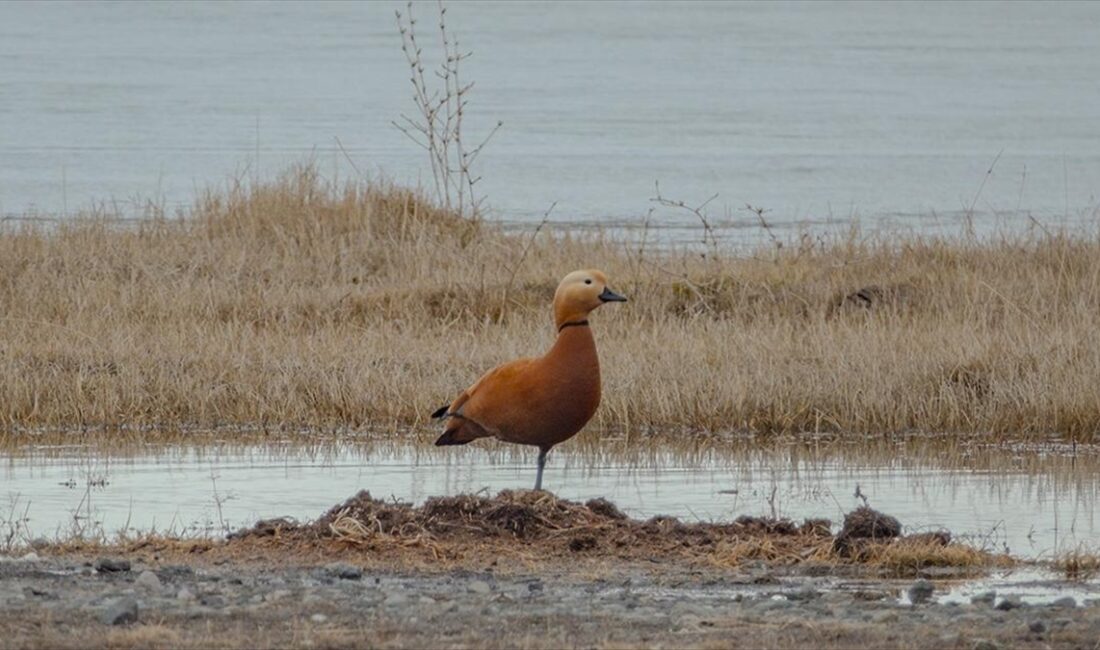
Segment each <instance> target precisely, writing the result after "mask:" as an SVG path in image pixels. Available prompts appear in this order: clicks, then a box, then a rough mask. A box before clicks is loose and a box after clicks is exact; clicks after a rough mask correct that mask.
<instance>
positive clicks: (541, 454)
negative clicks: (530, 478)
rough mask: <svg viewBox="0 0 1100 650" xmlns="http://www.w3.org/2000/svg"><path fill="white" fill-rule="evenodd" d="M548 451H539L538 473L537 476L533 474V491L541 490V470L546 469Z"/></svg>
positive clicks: (541, 449)
mask: <svg viewBox="0 0 1100 650" xmlns="http://www.w3.org/2000/svg"><path fill="white" fill-rule="evenodd" d="M549 451H550V450H549V449H543V448H540V449H539V471H538V474H535V489H536V490H541V489H542V468H544V467H546V454H547V452H549Z"/></svg>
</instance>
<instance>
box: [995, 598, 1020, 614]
mask: <svg viewBox="0 0 1100 650" xmlns="http://www.w3.org/2000/svg"><path fill="white" fill-rule="evenodd" d="M1023 606H1024V604H1023V603H1022V602H1020V599H1019V598H1018V597H1016V596H1005V597H1004V598H1002V599H1001V602H999V603H997V604H996V606H994V608H993V609H996V610H999V611H1002V612H1007V611H1008V610H1010V609H1016V608H1018V607H1023Z"/></svg>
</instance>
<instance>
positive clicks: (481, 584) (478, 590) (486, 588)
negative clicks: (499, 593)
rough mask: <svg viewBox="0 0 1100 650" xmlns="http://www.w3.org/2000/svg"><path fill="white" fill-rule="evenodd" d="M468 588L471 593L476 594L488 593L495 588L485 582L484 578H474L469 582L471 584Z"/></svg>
mask: <svg viewBox="0 0 1100 650" xmlns="http://www.w3.org/2000/svg"><path fill="white" fill-rule="evenodd" d="M466 589H467V590H468V591H469V592H470V593H474V594H487V593H490V592H492V591H493V588H492V587H491V586H490V585H489V583H488V582H485V581H484V580H474V581H473V582H471V583H470V584H469V586H467V587H466Z"/></svg>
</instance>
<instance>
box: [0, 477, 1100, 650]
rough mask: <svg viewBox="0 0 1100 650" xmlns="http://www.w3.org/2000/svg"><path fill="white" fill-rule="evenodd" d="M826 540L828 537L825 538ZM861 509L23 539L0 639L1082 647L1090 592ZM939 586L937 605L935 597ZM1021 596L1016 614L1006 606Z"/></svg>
mask: <svg viewBox="0 0 1100 650" xmlns="http://www.w3.org/2000/svg"><path fill="white" fill-rule="evenodd" d="M834 528H838V529H837V532H836V533H835V534H834V533H833V532H832V531H833V529H834ZM901 528H902V526H901V523H900V522H898V521H897V520H895V519H893V518H892V517H889V516H888V515H885V514H883V513H877V512H875V511H871V510H869V509H861V510H857V511H853V512H852V513H849V516H848V517H847V518H846V520H845V522H844V525H843V526H839V527H835V526H831V525H830V522H827V521H822V520H811V521H807V522H802V523H799V524H796V523H795V522H791V521H787V520H770V519H762V518H749V517H743V518H739V519H737V520H735V521H733V522H728V523H692V524H685V523H683V522H680V521H679V520H676V519H675V518H672V517H655V518H652V519H649V520H645V521H641V520H634V519H630V518H629V517H626V516H625V515H623V514H622V513H621V512H620V511H619V510H618V509H617V507H616V506H615V505H614V504H612V503H610V502H607V501H604V500H602V499H596V500H592V501H589V502H587V503H578V502H572V501H567V500H563V499H558V498H556V497H554V496H553V495H552V494H550V493H546V492H528V491H517V492H510V491H505V492H502V493H500V494H498V495H496V496H495V497H488V496H482V495H459V496H456V497H440V498H434V499H429V500H427V501H426V502H425V503H424V504H421V505H418V506H414V505H411V504H403V503H400V502H394V501H392V500H390V501H383V500H376V499H372V498H371V497H370V495H369V494H367V493H365V492H364V493H360V494H357V495H355V496H353V497H351V498H350V499H348V500H347V501H345V502H343V503H341V504H338V505H336V506H334V507H333V508H331V509H330V510H329V511H327V512H325V513H323V514H322V515H321V516H319V517H318V518H317V519H316V520H314V521H311V522H305V523H297V522H293V521H289V520H268V521H261V522H258V523H257V524H256V525H255V526H252V527H249V528H247V529H244V530H241V531H238V533H236V534H234V535H231V536H229V537H228V538H227V539H223V540H211V539H193V540H183V539H172V538H162V537H152V536H147V537H143V538H138V539H131V540H116V541H115V542H113V543H110V544H101V543H93V542H82V541H79V540H70V541H68V542H65V543H39V544H36V548H34V550H29V549H21V550H20V551H19V552H18V553H17V554H16V555H9V556H7V557H3V558H2V560H0V628H2V629H4V630H5V631H7V632H8V633H6V634H4V635H2V637H0V647H2V648H21V649H22V648H55V647H62V648H65V647H73V648H76V647H88V646H89V645H97V646H110V647H119V648H127V647H135V648H136V647H142V648H144V647H170V648H177V647H184V648H186V647H225V648H244V647H333V648H340V647H362V646H371V647H375V646H377V647H421V646H432V647H533V648H537V647H548V648H549V647H554V648H556V647H621V646H631V647H633V646H651V647H685V646H688V647H704V648H705V647H729V646H731V645H742V646H747V647H778V648H784V647H806V646H813V647H826V648H830V647H831V648H847V647H853V646H857V645H870V646H872V647H913V648H923V647H928V648H932V647H935V648H975V647H981V648H987V649H988V648H995V647H1044V648H1046V647H1065V648H1084V647H1094V644H1095V639H1096V638H1100V590H1097V589H1095V588H1093V587H1089V588H1083V587H1082V586H1081V584H1080V583H1079V584H1077V585H1076V587H1074V586H1073V585H1071V584H1070V583H1060V582H1056V581H1051V580H1050V579H1049V578H1047V579H1046V580H1047V583H1046V584H1044V585H1041V586H1042V587H1043V589H1045V591H1046V593H1047V594H1055V595H1061V594H1060V593H1059V592H1060V591H1061V590H1062V589H1063V587H1065V588H1066V593H1070V594H1073V595H1069V596H1063V597H1060V598H1059V597H1050V598H1045V599H1041V600H1042V602H1037V601H1035V599H1034V598H1030V599H1029V598H1028V597H1027V593H1028V592H1029V590H1031V592H1032V593H1033V592H1034V589H1035V585H1034V584H1031V585H1025V584H1022V583H1020V584H1017V585H1012V586H1008V583H999V585H1001V584H1004V585H1006V586H1007V588H1005V587H1002V586H998V589H997V591H999V592H1000V593H996V592H994V591H991V590H986V591H982V592H980V593H973V594H970V595H966V594H964V595H963V597H961V598H960V597H959V594H958V593H954V592H951V591H950V590H951V589H952V588H953V587H957V586H958V585H959V584H965V583H967V581H970V580H974V579H975V578H976V577H980V576H982V575H985V574H989V573H990V572H993V571H1008V570H1011V569H1009V568H1008V567H1010V566H1015V567H1016V568H1017V569H1019V568H1021V567H1022V568H1023V569H1025V570H1026V569H1027V566H1028V565H1026V564H1025V563H1019V562H1016V561H1012V560H1011V559H1010V558H1005V557H1001V556H996V555H992V554H989V553H986V552H984V551H981V550H977V549H973V548H970V547H967V546H966V545H965V544H959V543H958V542H954V541H952V540H951V539H950V534H949V533H948V532H947V531H941V532H940V533H938V534H928V533H925V534H922V535H910V536H903V535H902V534H901ZM952 593H954V596H955V597H954V598H945V595H946V596H950V595H951V594H952ZM1029 600H1031V601H1032V602H1028V601H1029Z"/></svg>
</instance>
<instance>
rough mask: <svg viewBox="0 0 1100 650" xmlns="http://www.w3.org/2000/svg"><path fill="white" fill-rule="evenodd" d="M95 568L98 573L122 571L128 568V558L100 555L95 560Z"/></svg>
mask: <svg viewBox="0 0 1100 650" xmlns="http://www.w3.org/2000/svg"><path fill="white" fill-rule="evenodd" d="M95 570H96V571H98V572H100V573H122V572H124V571H129V570H130V560H123V559H119V558H113V557H101V558H99V559H98V560H96V561H95Z"/></svg>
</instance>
